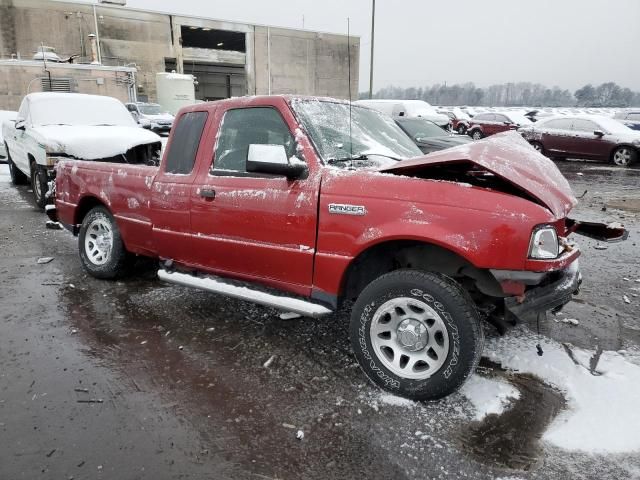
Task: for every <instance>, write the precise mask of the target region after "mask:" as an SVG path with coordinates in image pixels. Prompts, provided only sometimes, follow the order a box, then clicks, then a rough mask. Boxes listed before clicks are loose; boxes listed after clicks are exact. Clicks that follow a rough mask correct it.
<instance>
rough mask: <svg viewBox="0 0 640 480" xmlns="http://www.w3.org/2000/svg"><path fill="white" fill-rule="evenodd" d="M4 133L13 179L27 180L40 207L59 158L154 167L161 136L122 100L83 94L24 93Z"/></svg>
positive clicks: (47, 196) (16, 182) (4, 127)
mask: <svg viewBox="0 0 640 480" xmlns="http://www.w3.org/2000/svg"><path fill="white" fill-rule="evenodd" d="M2 133H3V136H4V141H5V144H6V147H7V157H8V158H7V162H8V163H9V171H10V173H11V181H12V182H13V183H14V184H18V183H26V182H27V181H28V180H29V179H30V180H31V186H32V188H33V193H34V197H35V201H36V204H37V205H38V206H39V207H40V208H44V206H45V204H46V203H47V201H48V198H49V193H48V190H49V182H50V180H52V179H53V177H54V175H55V170H54V166H55V164H56V162H57V161H58V160H60V159H76V160H96V161H108V162H119V163H142V164H153V163H156V162H157V161H158V160H159V152H160V149H161V144H160V137H159V136H158V135H156V134H155V133H153V132H150V131H148V130H144V129H142V128H139V127H138V126H137V124H136V123H135V121H134V120H133V118H132V117H131V115H130V114H129V112H128V111H127V109H126V108H125V106H124V104H122V102H120V101H119V100H117V99H115V98H112V97H103V96H99V95H85V94H81V93H52V92H43V93H31V94H29V95H27V96H26V97H24V99H23V100H22V103H21V104H20V109H19V111H18V115H17V117H16V119H15V122H13V121H10V120H5V121H4V122H3V124H2Z"/></svg>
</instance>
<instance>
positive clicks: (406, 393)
mask: <svg viewBox="0 0 640 480" xmlns="http://www.w3.org/2000/svg"><path fill="white" fill-rule="evenodd" d="M397 297H411V298H416V299H418V300H421V301H422V302H424V303H426V304H427V305H429V306H430V307H431V308H433V309H434V310H435V311H436V312H438V313H439V314H440V316H441V317H442V319H443V321H444V322H445V325H446V326H447V335H448V337H449V353H448V354H447V358H446V360H445V362H444V364H443V365H442V367H440V369H439V370H438V371H437V372H436V373H434V374H433V375H432V376H431V377H429V378H428V379H423V380H413V379H406V378H402V377H399V376H397V375H396V374H394V373H393V372H392V371H390V370H389V369H387V368H386V367H385V366H384V364H383V363H382V362H381V361H380V360H379V359H378V358H377V355H376V354H375V352H374V350H373V347H372V344H371V339H370V335H369V330H370V328H371V322H372V320H373V317H374V315H375V312H376V311H377V310H378V308H380V306H381V305H383V304H384V303H385V302H387V301H388V300H390V299H392V298H397ZM350 336H351V344H352V347H353V349H354V353H355V355H356V358H357V360H358V362H359V364H360V366H361V368H362V369H363V371H364V372H365V374H366V375H367V377H369V379H371V380H372V381H373V382H374V383H376V384H377V385H378V386H380V387H382V388H384V389H385V390H388V391H390V392H392V393H394V394H396V395H400V396H403V397H407V398H411V399H414V400H434V399H438V398H442V397H444V396H446V395H449V394H450V393H453V392H454V391H456V390H457V389H458V388H459V387H460V386H461V385H462V384H463V383H464V381H465V380H466V379H467V377H468V376H469V375H470V374H471V373H472V372H473V370H474V369H475V367H476V365H477V362H478V360H479V358H480V353H481V350H482V346H483V343H484V336H483V332H482V328H481V326H480V324H479V318H478V315H477V312H476V311H475V308H474V306H473V305H472V303H471V300H470V299H469V298H468V295H467V294H466V292H464V291H463V290H462V289H461V288H460V287H458V286H457V285H456V284H455V282H453V281H452V280H451V279H448V278H447V277H444V276H443V275H439V274H433V273H427V272H419V271H415V270H403V271H396V272H392V273H391V274H387V275H383V276H382V277H380V278H379V279H378V280H377V281H374V282H372V283H371V284H370V285H369V286H368V287H367V288H365V290H364V291H363V292H362V294H361V295H360V297H359V298H358V300H357V301H356V303H355V305H354V307H353V310H352V315H351V325H350Z"/></svg>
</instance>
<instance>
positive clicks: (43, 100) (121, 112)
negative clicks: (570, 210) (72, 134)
mask: <svg viewBox="0 0 640 480" xmlns="http://www.w3.org/2000/svg"><path fill="white" fill-rule="evenodd" d="M29 116H30V123H31V124H32V125H40V126H44V125H74V126H75V125H82V126H95V125H114V126H122V127H135V126H136V123H135V122H134V120H133V118H132V117H131V115H130V114H129V112H128V110H127V109H126V107H125V106H124V105H123V104H122V102H120V101H119V100H116V99H115V98H111V97H101V96H97V95H83V94H79V93H58V94H56V93H52V94H46V95H44V94H39V95H37V96H34V97H33V98H31V99H30V102H29Z"/></svg>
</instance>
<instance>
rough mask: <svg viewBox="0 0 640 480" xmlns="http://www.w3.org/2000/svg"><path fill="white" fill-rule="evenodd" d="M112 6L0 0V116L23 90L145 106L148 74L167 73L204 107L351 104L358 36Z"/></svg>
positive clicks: (150, 93) (152, 89) (151, 79)
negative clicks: (254, 101) (280, 100)
mask: <svg viewBox="0 0 640 480" xmlns="http://www.w3.org/2000/svg"><path fill="white" fill-rule="evenodd" d="M116 1H117V0H116ZM117 3H122V4H123V3H124V2H123V1H119V2H117ZM122 4H121V5H114V4H108V3H106V2H100V3H98V4H93V3H82V2H79V3H77V2H58V1H51V0H0V109H17V107H18V104H19V99H21V98H22V97H23V96H24V95H25V94H26V93H30V92H33V91H41V90H47V89H50V88H51V86H52V85H56V87H55V88H53V89H54V90H57V91H81V92H84V93H102V94H106V95H113V96H116V97H118V98H120V97H122V96H123V95H124V94H126V95H128V97H129V99H137V100H141V101H145V100H147V101H155V100H156V73H158V72H171V71H176V72H177V73H185V74H192V75H194V77H195V98H196V99H199V100H204V101H208V100H216V99H221V98H228V97H231V96H240V95H247V94H249V95H262V94H270V93H274V94H276V93H288V94H304V95H323V96H331V97H338V98H347V97H348V96H349V87H350V88H351V94H352V96H353V97H354V98H356V97H357V85H358V66H359V50H360V48H359V47H360V40H359V38H358V37H350V38H349V37H347V36H346V35H338V34H330V33H319V32H311V31H306V30H295V29H287V28H277V27H269V26H262V25H250V24H245V23H238V22H229V21H221V20H214V19H209V18H200V17H187V16H180V15H172V14H168V13H160V12H151V11H144V10H137V9H132V8H129V7H127V6H126V5H122ZM93 35H95V37H93ZM92 42H94V43H93V54H92ZM48 47H51V48H52V49H53V50H54V51H55V54H56V55H57V56H58V57H59V58H60V59H61V60H62V62H64V63H59V62H51V61H49V62H46V66H47V68H46V70H45V62H43V61H42V59H40V60H39V61H34V60H33V58H34V54H37V53H38V52H40V51H41V50H45V49H46V50H49V48H48ZM349 54H350V57H351V58H350V60H351V61H350V62H349ZM41 56H42V55H41ZM45 60H46V59H45ZM349 67H350V68H351V85H349V80H348V79H349ZM16 72H18V73H16ZM43 77H46V78H45V79H44V80H42V78H43ZM125 77H126V78H125ZM127 78H128V79H129V80H128V83H127ZM92 80H93V81H92ZM110 92H111V93H110ZM123 100H124V99H123Z"/></svg>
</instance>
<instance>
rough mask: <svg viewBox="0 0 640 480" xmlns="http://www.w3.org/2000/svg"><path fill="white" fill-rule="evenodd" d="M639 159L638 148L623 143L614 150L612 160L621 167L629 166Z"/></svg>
mask: <svg viewBox="0 0 640 480" xmlns="http://www.w3.org/2000/svg"><path fill="white" fill-rule="evenodd" d="M637 160H638V152H637V150H635V149H633V148H631V147H627V146H626V145H623V146H622V147H618V148H616V149H615V150H614V151H613V154H612V155H611V161H612V162H613V163H614V164H615V165H618V166H619V167H628V166H629V165H631V164H633V163H635V162H636V161H637Z"/></svg>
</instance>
